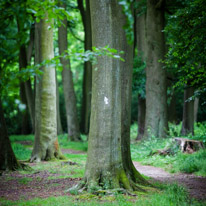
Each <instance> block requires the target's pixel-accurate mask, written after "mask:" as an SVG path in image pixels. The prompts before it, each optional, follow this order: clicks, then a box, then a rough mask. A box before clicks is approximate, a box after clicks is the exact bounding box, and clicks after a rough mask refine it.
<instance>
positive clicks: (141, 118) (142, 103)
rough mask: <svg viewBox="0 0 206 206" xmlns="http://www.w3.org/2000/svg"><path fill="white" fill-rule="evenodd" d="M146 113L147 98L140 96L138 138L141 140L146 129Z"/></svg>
mask: <svg viewBox="0 0 206 206" xmlns="http://www.w3.org/2000/svg"><path fill="white" fill-rule="evenodd" d="M145 114H146V100H145V98H142V97H140V95H139V96H138V135H137V140H141V139H142V138H143V136H144V129H145Z"/></svg>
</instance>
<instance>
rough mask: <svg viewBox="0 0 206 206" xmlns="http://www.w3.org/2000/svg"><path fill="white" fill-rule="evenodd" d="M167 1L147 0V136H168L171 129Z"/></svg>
mask: <svg viewBox="0 0 206 206" xmlns="http://www.w3.org/2000/svg"><path fill="white" fill-rule="evenodd" d="M163 3H164V1H159V0H147V20H146V21H147V26H146V30H147V68H146V123H145V137H146V138H148V137H151V136H155V137H165V136H166V134H167V130H168V120H167V91H166V71H165V69H164V68H163V63H162V62H161V61H160V60H163V59H164V55H165V41H164V33H163V32H162V31H163V29H164V4H163Z"/></svg>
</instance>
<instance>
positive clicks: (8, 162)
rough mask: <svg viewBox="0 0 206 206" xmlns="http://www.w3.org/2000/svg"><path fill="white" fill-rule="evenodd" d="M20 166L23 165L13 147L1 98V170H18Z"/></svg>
mask: <svg viewBox="0 0 206 206" xmlns="http://www.w3.org/2000/svg"><path fill="white" fill-rule="evenodd" d="M20 168H22V166H21V164H19V162H18V161H17V159H16V157H15V154H14V152H13V150H12V147H11V143H10V140H9V136H8V132H7V128H6V122H5V119H4V113H3V107H2V103H1V98H0V170H17V169H20Z"/></svg>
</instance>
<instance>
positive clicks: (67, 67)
mask: <svg viewBox="0 0 206 206" xmlns="http://www.w3.org/2000/svg"><path fill="white" fill-rule="evenodd" d="M64 7H65V6H64ZM62 23H63V25H61V26H60V27H59V29H58V43H59V54H60V55H61V54H63V53H64V52H65V51H66V50H67V49H68V48H67V45H68V40H67V19H66V18H65V19H64V20H63V21H62ZM60 61H61V64H62V66H63V71H62V82H63V89H64V99H65V107H66V115H67V129H68V139H69V140H70V141H80V140H81V137H80V131H79V122H78V116H77V108H76V96H75V91H74V85H73V79H72V71H71V64H70V60H69V59H66V58H63V57H61V58H60Z"/></svg>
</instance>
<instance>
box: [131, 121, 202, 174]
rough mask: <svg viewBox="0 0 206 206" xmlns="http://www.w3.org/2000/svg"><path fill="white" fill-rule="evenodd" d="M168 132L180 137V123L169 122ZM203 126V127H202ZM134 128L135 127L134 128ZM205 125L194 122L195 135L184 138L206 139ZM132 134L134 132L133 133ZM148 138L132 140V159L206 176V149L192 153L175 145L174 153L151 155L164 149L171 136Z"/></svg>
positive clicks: (167, 168) (170, 169) (168, 144)
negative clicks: (186, 152)
mask: <svg viewBox="0 0 206 206" xmlns="http://www.w3.org/2000/svg"><path fill="white" fill-rule="evenodd" d="M169 126H170V130H169V134H170V135H171V136H172V137H177V136H178V137H181V136H180V130H181V124H179V125H174V124H170V125H169ZM203 126H204V127H203ZM134 128H135V129H134ZM205 128H206V126H205V124H201V123H196V124H195V132H196V135H195V136H190V135H189V136H186V137H184V138H189V139H195V140H201V141H203V142H205V140H206V129H205ZM132 129H133V130H136V129H137V128H136V127H135V126H132V127H131V130H132ZM133 136H134V134H133ZM172 137H168V138H164V139H162V138H154V137H152V138H150V139H148V140H142V141H141V142H133V143H132V144H131V154H132V159H133V160H134V161H139V162H141V163H142V164H145V165H152V166H156V167H162V168H164V169H165V170H167V171H170V172H172V173H174V172H185V173H195V174H197V175H201V176H206V162H205V159H206V149H202V150H200V151H198V152H195V153H193V154H185V153H181V152H180V151H179V149H178V147H176V146H175V145H173V146H172V150H173V152H174V155H167V156H160V155H152V154H153V153H154V152H155V151H157V150H158V149H160V150H161V149H164V148H165V147H168V146H170V147H171V145H172V141H173V138H172Z"/></svg>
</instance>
